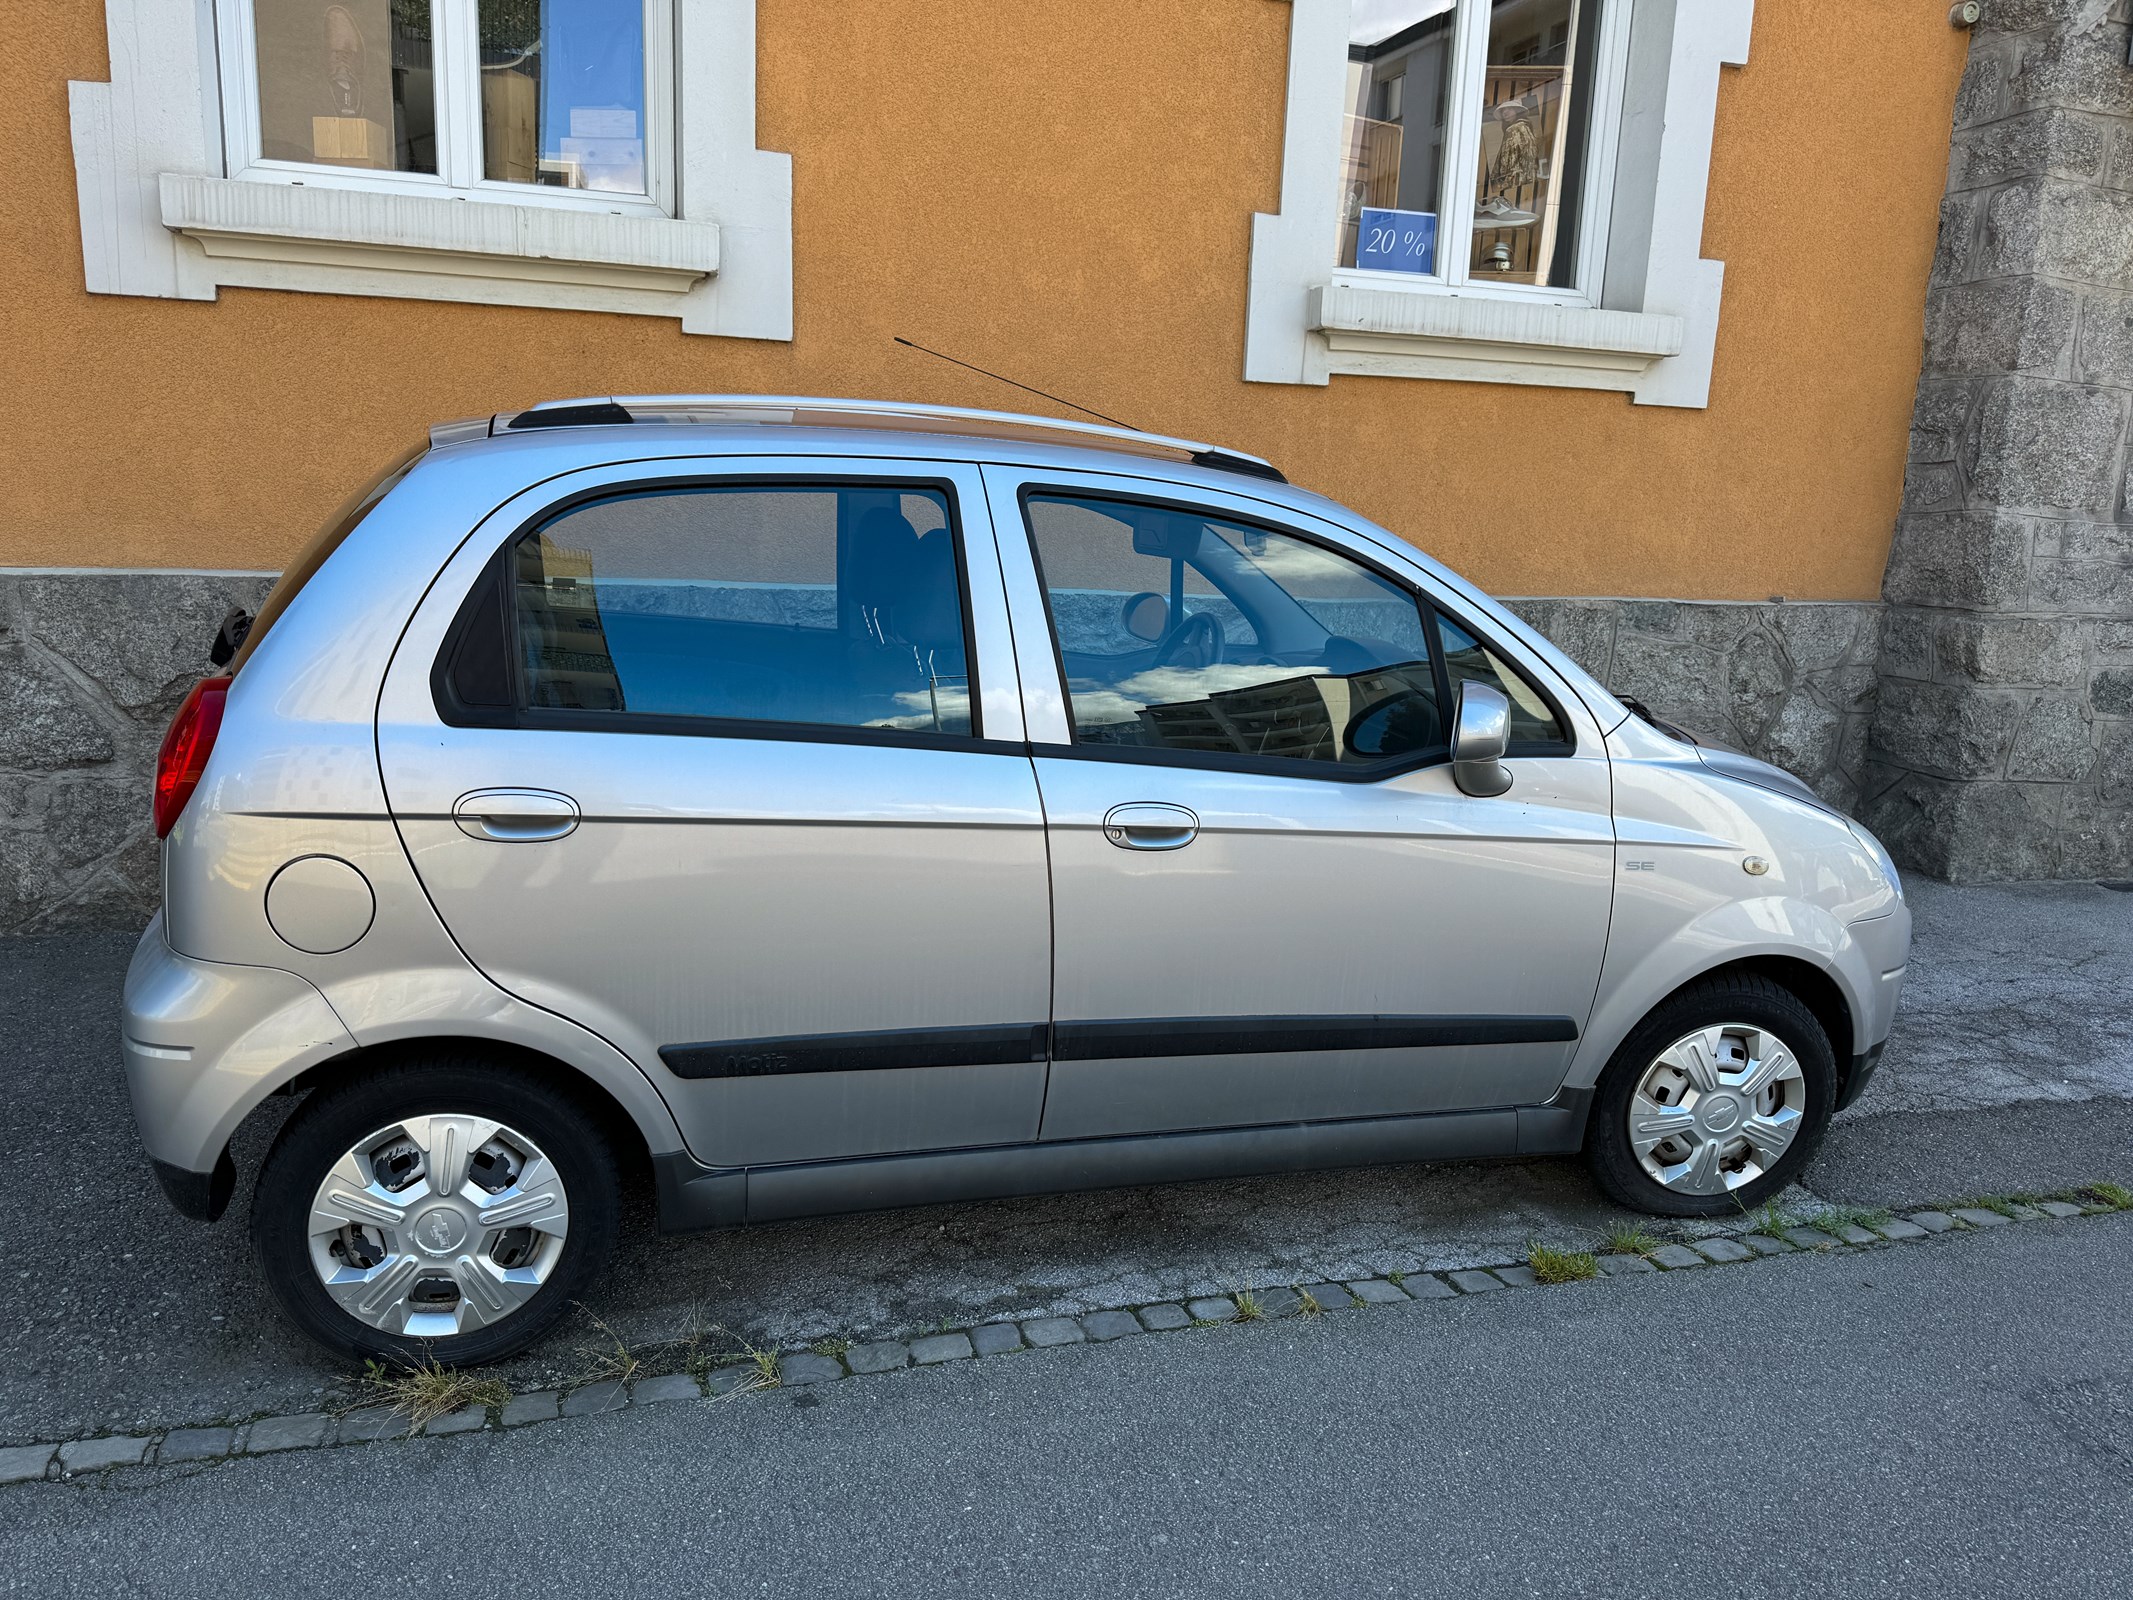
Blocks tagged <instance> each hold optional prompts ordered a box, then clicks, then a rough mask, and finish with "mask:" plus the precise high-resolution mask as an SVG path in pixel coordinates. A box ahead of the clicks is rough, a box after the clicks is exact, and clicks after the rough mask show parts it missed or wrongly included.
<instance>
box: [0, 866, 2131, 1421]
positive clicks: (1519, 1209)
mask: <svg viewBox="0 0 2133 1600" xmlns="http://www.w3.org/2000/svg"><path fill="white" fill-rule="evenodd" d="M1913 906H1914V910H1915V912H1916V914H1917V917H1918V938H1917V946H1916V949H1915V952H1914V959H1913V978H1912V980H1911V986H1910V989H1909V992H1908V994H1907V997H1906V1005H1905V1010H1904V1013H1903V1015H1902V1017H1901V1018H1900V1019H1899V1025H1898V1032H1897V1037H1896V1039H1895V1041H1894V1042H1893V1043H1892V1045H1891V1047H1890V1050H1889V1054H1888V1060H1887V1064H1886V1065H1885V1067H1884V1068H1883V1071H1882V1074H1881V1076H1880V1078H1879V1079H1878V1080H1877V1082H1876V1084H1875V1086H1874V1089H1873V1092H1872V1094H1871V1095H1870V1096H1869V1097H1868V1099H1867V1100H1866V1101H1865V1102H1863V1103H1862V1104H1861V1106H1859V1107H1858V1108H1855V1110H1854V1111H1853V1112H1851V1113H1849V1114H1847V1116H1846V1117H1845V1118H1844V1119H1842V1120H1840V1122H1839V1124H1838V1125H1837V1127H1836V1128H1835V1129H1833V1130H1832V1133H1831V1137H1830V1139H1829V1142H1828V1145H1827V1147H1826V1149H1825V1153H1824V1155H1823V1156H1822V1158H1821V1159H1820V1160H1819V1161H1818V1162H1817V1163H1816V1164H1815V1165H1814V1166H1813V1167H1811V1168H1810V1169H1809V1172H1808V1175H1807V1183H1808V1185H1809V1186H1810V1187H1811V1188H1812V1189H1813V1190H1814V1191H1815V1192H1817V1193H1819V1194H1821V1195H1824V1196H1826V1197H1828V1198H1832V1199H1843V1200H1850V1201H1858V1202H1861V1203H1884V1202H1902V1203H1914V1202H1920V1201H1925V1200H1930V1199H1939V1198H1952V1197H1956V1196H1960V1195H1964V1194H1969V1193H1973V1192H1977V1191H1981V1190H1998V1191H2004V1190H2009V1189H2018V1188H2044V1187H2054V1186H2058V1185H2061V1184H2072V1183H2078V1182H2083V1181H2088V1180H2090V1179H2094V1178H2097V1177H2117V1178H2119V1179H2120V1180H2121V1181H2133V1172H2129V1171H2128V1168H2129V1167H2133V895H2123V894H2114V893H2111V892H2108V891H2105V890H2101V889H2096V888H2091V887H2088V886H2083V885H2062V886H2050V887H2029V888H2013V889H1962V890H1951V889H1946V888H1942V887H1940V886H1938V885H1933V884H1921V885H1917V886H1915V888H1914V890H1913ZM131 945H132V940H131V938H130V937H124V936H113V935H101V934H95V935H91V934H76V935H62V936H51V937H46V938H40V939H16V940H5V941H0V1082H4V1084H5V1087H6V1089H7V1093H6V1094H5V1095H4V1096H0V1119H4V1122H0V1151H4V1156H0V1288H4V1290H5V1291H6V1303H7V1305H8V1308H9V1309H8V1312H7V1314H6V1315H5V1316H0V1444H13V1443H20V1442H27V1441H30V1440H38V1439H52V1438H60V1437H65V1436H68V1435H72V1434H77V1433H82V1432H90V1431H101V1430H104V1429H112V1430H118V1429H126V1428H141V1427H156V1426H166V1425H174V1424H183V1423H190V1422H203V1421H208V1420H213V1419H216V1418H226V1417H228V1418H234V1417H244V1416H248V1415H252V1414H255V1413H259V1412H265V1411H294V1410H304V1409H309V1408H310V1407H311V1406H312V1405H314V1404H315V1403H317V1401H318V1400H319V1399H320V1398H321V1397H328V1398H330V1397H331V1396H332V1395H333V1394H334V1393H336V1392H337V1391H340V1390H342V1389H344V1388H345V1386H346V1384H347V1383H348V1381H349V1378H350V1376H351V1375H350V1374H349V1373H348V1372H347V1370H346V1369H344V1368H342V1367H340V1366H338V1365H336V1364H333V1363H330V1362H328V1361H325V1360H323V1359H322V1358H320V1357H318V1356H315V1355H314V1354H313V1353H312V1352H311V1350H310V1348H309V1347H308V1346H307V1345H306V1344H304V1343H303V1341H302V1340H301V1339H300V1338H298V1336H296V1335H295V1334H294V1333H293V1331H292V1330H290V1329H289V1328H287V1327H286V1326H285V1325H284V1324H283V1323H282V1322H281V1321H280V1319H279V1318H278V1316H277V1315H276V1314H275V1313H274V1312H273V1311H272V1309H271V1308H270V1306H269V1305H268V1304H267V1303H266V1300H265V1297H264V1293H263V1291H262V1289H261V1288H260V1286H259V1284H258V1282H257V1280H256V1278H255V1276H254V1274H253V1271H252V1266H251V1261H250V1257H249V1252H248V1250H247V1247H246V1241H245V1236H244V1215H243V1212H244V1205H245V1202H244V1200H243V1198H241V1197H240V1199H239V1201H238V1203H237V1204H236V1205H235V1206H233V1208H232V1213H231V1215H230V1216H229V1217H228V1218H226V1219H225V1220H224V1221H223V1223H221V1224H220V1225H219V1226H216V1227H205V1226H202V1225H199V1224H196V1223H191V1222H187V1221H185V1220H184V1219H182V1218H180V1217H178V1216H177V1215H176V1214H175V1213H174V1212H172V1211H171V1210H170V1209H169V1207H168V1205H167V1204H166V1203H165V1202H164V1200H163V1198H162V1196H161V1193H160V1191H159V1190H158V1189H157V1188H156V1186H155V1183H154V1180H153V1178H152V1177H151V1176H150V1174H149V1171H148V1168H147V1164H146V1162H145V1160H144V1158H143V1157H142V1155H141V1153H140V1149H139V1145H138V1143H137V1141H136V1138H135V1135H134V1132H133V1127H132V1120H131V1116H130V1113H129V1111H128V1109H127V1106H126V1101H125V1095H124V1089H123V1085H122V1083H121V1080H120V1077H119V1071H118V1065H117V1061H118V1056H117V993H118V987H119V983H120V980H121V978H122V977H123V974H124V970H125V963H126V959H127V955H128V953H129V951H130V949H131ZM271 1133H272V1122H271V1119H270V1120H268V1121H267V1122H265V1123H255V1124H254V1125H251V1126H249V1127H248V1128H247V1129H246V1131H245V1136H244V1137H243V1139H242V1140H241V1141H240V1148H239V1151H238V1154H239V1156H240V1164H241V1165H242V1166H243V1167H244V1168H245V1170H246V1174H247V1176H246V1180H245V1182H246V1184H247V1185H248V1183H249V1172H250V1170H251V1168H252V1167H253V1166H254V1165H255V1164H256V1161H257V1159H258V1156H259V1154H260V1153H261V1152H262V1151H263V1149H264V1147H265V1144H266V1142H267V1140H268V1139H269V1138H270V1136H271ZM1619 1215H1620V1214H1619V1213H1617V1212H1615V1211H1614V1210H1613V1209H1612V1208H1611V1207H1609V1206H1608V1205H1607V1204H1606V1203H1605V1202H1604V1201H1602V1200H1601V1198H1600V1197H1599V1195H1598V1194H1597V1193H1596V1191H1595V1190H1594V1189H1593V1188H1592V1186H1591V1184H1590V1183H1589V1182H1588V1180H1587V1179H1586V1177H1585V1174H1584V1172H1583V1169H1582V1167H1581V1166H1580V1165H1579V1164H1578V1163H1576V1162H1573V1161H1541V1162H1527V1163H1507V1164H1497V1165H1486V1166H1475V1165H1468V1166H1437V1167H1403V1168H1382V1169H1374V1170H1369V1171H1362V1172H1351V1173H1334V1174H1319V1175H1310V1176H1302V1177H1284V1178H1270V1179H1257V1180H1246V1181H1235V1182H1224V1183H1210V1184H1197V1185H1184V1186H1176V1187H1170V1188H1162V1189H1137V1190H1122V1191H1116V1192H1112V1193H1106V1194H1096V1195H1075V1196H1064V1197H1057V1198H1045V1199H1033V1200H1019V1201H1003V1202H994V1203H988V1204H981V1205H966V1206H937V1207H929V1208H925V1209H921V1210H914V1211H908V1212H900V1213H887V1214H881V1215H875V1216H865V1217H856V1218H832V1219H826V1220H821V1221H810V1222H800V1223H790V1224H781V1225H778V1226H775V1227H767V1228H761V1229H756V1230H749V1231H744V1232H739V1233H728V1234H711V1235H700V1236H696V1237H693V1238H685V1239H673V1238H661V1237H659V1236H657V1235H656V1234H654V1233H653V1232H652V1231H651V1228H650V1219H649V1217H648V1216H646V1215H643V1214H639V1215H638V1216H637V1217H636V1218H635V1219H634V1221H633V1224H632V1226H631V1227H630V1228H629V1230H628V1232H627V1234H626V1237H625V1240H624V1243H623V1247H622V1249H621V1252H620V1254H619V1256H618V1259H617V1261H616V1264H615V1267H614V1269H613V1271H612V1272H611V1273H610V1274H609V1275H608V1277H607V1278H606V1280H605V1281H604V1282H603V1283H602V1284H601V1285H600V1286H599V1288H598V1290H597V1292H596V1293H595V1295H594V1296H593V1297H592V1298H591V1300H590V1302H589V1309H590V1311H591V1312H592V1313H595V1314H597V1315H598V1316H599V1317H601V1318H602V1319H603V1320H604V1321H605V1322H607V1323H608V1324H609V1325H610V1326H612V1327H613V1328H614V1329H615V1330H616V1332H617V1333H619V1334H620V1335H621V1336H622V1337H624V1338H626V1339H627V1340H629V1341H630V1342H631V1343H633V1344H638V1343H642V1342H644V1341H647V1340H655V1339H658V1338H662V1337H672V1336H676V1335H679V1334H680V1333H682V1332H684V1331H685V1330H686V1329H687V1327H688V1326H689V1325H690V1324H691V1323H692V1322H697V1321H701V1322H708V1323H715V1324H719V1325H723V1326H726V1327H728V1328H731V1329H734V1330H736V1331H737V1332H740V1333H744V1334H746V1335H747V1336H748V1337H750V1338H752V1339H753V1340H755V1341H756V1342H758V1343H780V1344H790V1343H793V1342H804V1341H806V1340H809V1339H812V1338H814V1337H816V1336H818V1335H821V1334H824V1333H843V1334H848V1335H851V1336H854V1337H859V1336H868V1335H874V1334H894V1333H901V1332H906V1331H909V1330H911V1329H914V1328H923V1327H926V1326H928V1325H931V1324H933V1323H934V1322H936V1321H938V1320H940V1319H943V1318H947V1319H951V1320H954V1321H957V1322H969V1321H974V1320H978V1319H981V1318H985V1317H989V1316H995V1315H1005V1314H1009V1313H1017V1314H1025V1315H1027V1314H1038V1313H1045V1312H1075V1311H1083V1310H1089V1309H1094V1308H1098V1307H1102V1306H1108V1305H1116V1304H1121V1303H1128V1302H1144V1301H1149V1300H1156V1299H1163V1298H1174V1297H1178V1296H1181V1295H1187V1294H1192V1293H1216V1292H1223V1291H1227V1290H1232V1289H1236V1288H1239V1287H1246V1286H1253V1285H1257V1284H1263V1283H1269V1282H1282V1283H1293V1282H1302V1281H1307V1280H1312V1279H1317V1278H1329V1277H1330V1278H1353V1277H1360V1276H1366V1275H1370V1274H1374V1273H1380V1272H1384V1271H1388V1270H1394V1269H1398V1270H1403V1271H1412V1270H1417V1269H1420V1268H1424V1267H1430V1268H1444V1267H1454V1266H1462V1265H1469V1264H1472V1263H1474V1262H1477V1261H1495V1260H1506V1259H1511V1258H1513V1257H1516V1256H1519V1255H1522V1254H1523V1252H1524V1249H1525V1246H1526V1243H1527V1241H1528V1240H1530V1239H1532V1238H1536V1237H1538V1238H1541V1239H1544V1240H1548V1241H1550V1242H1556V1243H1571V1242H1576V1241H1580V1240H1590V1239H1592V1238H1594V1237H1596V1236H1597V1235H1598V1233H1599V1232H1600V1231H1601V1230H1602V1229H1603V1228H1604V1227H1605V1226H1606V1224H1607V1223H1609V1222H1610V1221H1612V1220H1614V1219H1615V1218H1616V1217H1618V1216H1619ZM592 1338H593V1334H592V1330H591V1329H590V1326H589V1324H588V1323H586V1322H584V1321H583V1320H580V1321H578V1322H576V1323H574V1324H566V1326H565V1328H564V1330H563V1331H561V1332H560V1333H558V1334H556V1335H554V1336H552V1337H551V1338H550V1339H548V1340H547V1341H545V1343H544V1344H543V1346H542V1347H541V1348H539V1349H537V1350H536V1351H534V1352H533V1353H532V1354H531V1355H530V1356H529V1357H527V1358H525V1359H523V1360H521V1361H520V1362H518V1363H516V1364H514V1365H513V1367H512V1368H510V1369H509V1370H507V1371H506V1372H505V1373H504V1376H505V1377H506V1378H507V1379H508V1380H510V1381H512V1382H513V1383H514V1385H515V1386H516V1387H520V1388H534V1387H540V1386H542V1385H543V1384H546V1383H549V1382H553V1381H555V1380H557V1379H559V1378H567V1377H569V1376H571V1375H572V1374H574V1373H577V1372H581V1371H583V1370H584V1369H585V1367H586V1365H587V1364H588V1363H587V1358H586V1357H585V1355H584V1354H583V1352H584V1349H585V1347H586V1346H587V1345H588V1343H589V1342H591V1340H592Z"/></svg>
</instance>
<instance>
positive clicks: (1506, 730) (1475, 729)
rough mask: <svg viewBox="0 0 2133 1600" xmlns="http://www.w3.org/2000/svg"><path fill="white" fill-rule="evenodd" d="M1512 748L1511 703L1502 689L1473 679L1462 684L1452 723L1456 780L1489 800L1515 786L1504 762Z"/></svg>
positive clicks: (1453, 761) (1463, 787)
mask: <svg viewBox="0 0 2133 1600" xmlns="http://www.w3.org/2000/svg"><path fill="white" fill-rule="evenodd" d="M1510 747H1511V702H1510V701H1509V700H1507V699H1505V698H1504V693H1503V691H1502V690H1501V689H1492V688H1490V687H1489V686H1488V685H1487V684H1485V683H1476V682H1474V681H1473V680H1472V679H1469V680H1468V681H1467V682H1465V683H1462V684H1461V685H1459V712H1458V715H1457V717H1456V718H1455V719H1454V720H1453V724H1452V782H1454V783H1456V784H1458V785H1459V787H1460V788H1461V789H1463V790H1464V791H1465V792H1466V793H1468V794H1471V795H1478V796H1480V797H1482V798H1484V799H1486V798H1487V797H1488V796H1490V795H1496V794H1502V793H1503V792H1504V790H1506V789H1508V788H1510V787H1511V773H1510V770H1509V769H1508V768H1506V767H1505V766H1504V764H1503V758H1504V752H1505V751H1506V750H1508V749H1509V748H1510Z"/></svg>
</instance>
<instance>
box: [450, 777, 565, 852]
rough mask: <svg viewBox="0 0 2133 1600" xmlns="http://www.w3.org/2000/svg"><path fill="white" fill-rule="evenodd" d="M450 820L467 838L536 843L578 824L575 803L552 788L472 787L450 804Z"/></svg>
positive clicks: (553, 837)
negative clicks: (470, 792) (472, 790)
mask: <svg viewBox="0 0 2133 1600" xmlns="http://www.w3.org/2000/svg"><path fill="white" fill-rule="evenodd" d="M452 820H453V821H454V822H456V823H458V824H459V831H460V832H461V833H463V834H465V835H466V836H467V837H468V838H470V839H494V840H496V841H497V842H498V843H499V844H536V843H538V842H540V841H541V840H543V839H560V838H562V837H563V836H564V835H565V834H567V833H569V832H570V831H571V830H572V829H574V828H575V827H577V825H578V803H577V801H575V800H573V799H571V798H570V796H569V795H567V794H557V793H556V792H555V791H554V790H552V789H476V790H475V791H474V792H473V793H472V794H463V795H461V796H460V797H459V798H458V800H457V801H455V802H454V803H453V805H452Z"/></svg>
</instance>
